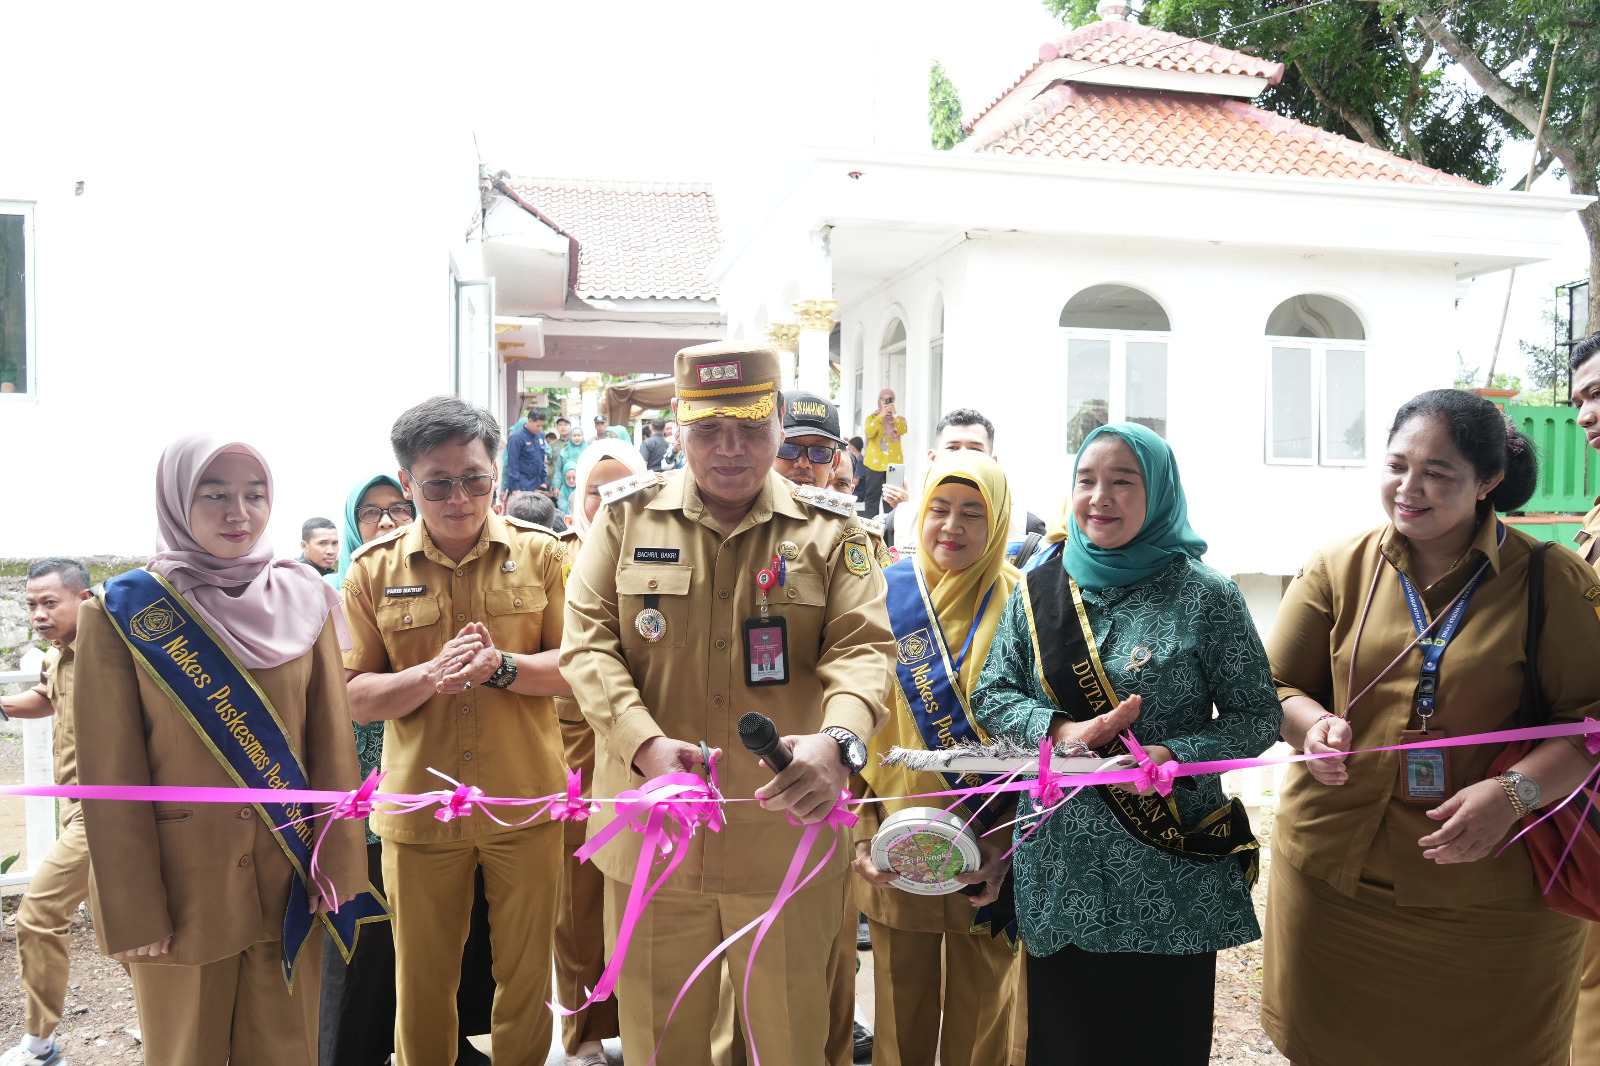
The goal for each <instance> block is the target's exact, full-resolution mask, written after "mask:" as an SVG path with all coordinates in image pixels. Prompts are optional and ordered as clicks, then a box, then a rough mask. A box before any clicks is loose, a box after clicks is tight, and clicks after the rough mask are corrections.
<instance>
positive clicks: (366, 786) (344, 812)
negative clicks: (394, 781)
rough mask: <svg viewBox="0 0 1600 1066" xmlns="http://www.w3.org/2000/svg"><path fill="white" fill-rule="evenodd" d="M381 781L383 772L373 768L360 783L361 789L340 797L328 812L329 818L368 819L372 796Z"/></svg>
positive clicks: (370, 813)
mask: <svg viewBox="0 0 1600 1066" xmlns="http://www.w3.org/2000/svg"><path fill="white" fill-rule="evenodd" d="M382 781H383V771H381V770H379V769H378V768H377V767H376V766H374V767H373V768H372V770H371V772H369V773H368V774H367V779H366V780H365V781H363V782H361V787H360V788H358V789H355V790H354V791H351V792H347V793H345V794H344V795H343V796H341V797H340V798H339V800H338V802H336V803H335V804H334V805H333V806H332V807H331V808H329V810H328V817H329V818H369V817H371V815H372V794H373V793H374V792H376V791H378V785H379V784H380V783H382Z"/></svg>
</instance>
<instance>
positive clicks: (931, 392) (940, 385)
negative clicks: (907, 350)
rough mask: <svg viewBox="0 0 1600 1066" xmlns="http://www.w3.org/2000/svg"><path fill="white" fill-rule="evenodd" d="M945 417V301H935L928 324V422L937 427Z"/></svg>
mask: <svg viewBox="0 0 1600 1066" xmlns="http://www.w3.org/2000/svg"><path fill="white" fill-rule="evenodd" d="M942 417H944V301H943V300H942V299H935V300H934V302H933V314H932V315H931V316H930V321H929V322H928V421H927V423H926V424H927V425H930V426H936V425H938V424H939V419H940V418H942Z"/></svg>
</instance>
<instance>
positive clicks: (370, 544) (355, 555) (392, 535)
mask: <svg viewBox="0 0 1600 1066" xmlns="http://www.w3.org/2000/svg"><path fill="white" fill-rule="evenodd" d="M410 528H411V527H410V525H404V526H401V527H399V528H398V529H391V530H389V532H387V533H385V534H384V535H383V536H381V537H378V538H376V539H374V540H369V541H367V542H366V543H365V544H363V545H361V547H359V548H357V549H356V550H355V551H353V552H351V553H350V560H351V562H354V561H355V560H357V559H359V558H361V557H362V556H363V555H365V554H367V552H369V551H371V550H372V549H374V548H376V547H378V546H379V545H380V544H389V543H391V542H392V541H396V540H399V539H400V538H401V537H403V536H405V532H406V530H408V529H410Z"/></svg>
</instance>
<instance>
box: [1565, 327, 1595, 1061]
mask: <svg viewBox="0 0 1600 1066" xmlns="http://www.w3.org/2000/svg"><path fill="white" fill-rule="evenodd" d="M1597 355H1600V333H1595V334H1591V335H1590V336H1589V337H1587V338H1585V339H1584V340H1581V341H1579V342H1578V343H1577V344H1575V345H1573V346H1572V402H1573V403H1575V404H1577V405H1578V425H1579V426H1581V427H1582V428H1583V431H1584V432H1585V433H1586V434H1587V435H1588V438H1589V444H1590V446H1591V447H1597V448H1600V359H1597V358H1595V356H1597ZM1597 538H1600V499H1597V500H1595V507H1594V509H1593V510H1592V511H1590V512H1589V513H1588V514H1587V515H1586V516H1585V517H1584V519H1583V529H1582V530H1581V531H1580V532H1579V533H1578V538H1577V540H1578V549H1577V550H1578V554H1579V555H1581V556H1583V557H1584V558H1585V559H1586V560H1588V562H1589V565H1590V566H1593V567H1594V568H1595V569H1596V570H1600V539H1597ZM1595 606H1596V608H1597V609H1600V600H1597V601H1596V604H1595ZM1572 1066H1600V925H1591V926H1589V940H1588V944H1587V946H1586V947H1585V948H1584V952H1583V982H1582V984H1581V985H1580V986H1579V989H1578V1022H1577V1027H1576V1028H1575V1029H1574V1030H1573V1033H1572Z"/></svg>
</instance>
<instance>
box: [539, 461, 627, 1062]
mask: <svg viewBox="0 0 1600 1066" xmlns="http://www.w3.org/2000/svg"><path fill="white" fill-rule="evenodd" d="M644 471H645V465H644V457H643V456H642V455H640V454H639V449H637V448H635V447H634V446H633V445H631V444H629V443H627V442H626V441H620V440H616V439H614V438H601V439H600V440H598V441H596V442H595V443H594V444H592V445H591V446H590V447H588V448H586V449H585V450H584V453H583V455H582V456H580V457H579V459H578V466H577V484H576V485H575V486H574V487H573V489H572V500H573V503H572V513H571V514H570V515H568V516H567V522H568V524H569V525H570V526H571V527H572V532H573V534H575V539H573V540H567V541H565V542H564V543H565V546H566V552H567V556H566V560H565V567H564V569H565V570H566V572H567V573H568V574H570V573H571V572H572V566H573V564H574V563H576V562H577V557H578V549H579V548H580V547H582V545H583V539H584V538H585V537H587V536H588V535H589V527H590V525H591V524H592V523H593V522H594V516H595V515H596V514H598V513H599V511H600V486H601V485H605V484H609V483H610V482H613V481H620V480H622V479H623V478H626V477H629V476H631V475H633V474H642V473H644ZM556 713H557V715H559V716H560V718H561V742H562V745H563V746H564V747H565V749H566V753H567V765H568V766H569V767H571V768H572V769H574V770H577V771H578V772H580V773H581V774H583V791H584V795H585V796H587V795H588V794H589V792H590V790H591V789H592V787H593V785H594V728H593V727H592V726H590V725H589V723H588V721H587V720H585V719H584V717H583V712H582V711H580V710H578V703H577V701H576V700H569V699H558V700H556ZM588 829H589V827H588V825H587V824H586V823H584V822H579V821H569V822H567V823H566V829H565V830H564V832H565V836H564V837H563V838H562V843H561V856H562V874H563V880H562V882H561V896H560V898H559V899H558V900H557V902H556V939H555V945H556V950H555V956H556V993H557V995H558V997H559V998H560V1000H561V1002H562V1003H582V1002H583V1001H584V1000H585V999H587V998H588V995H589V993H588V990H589V989H591V988H593V987H594V986H595V983H596V982H597V981H599V980H600V975H601V974H602V973H604V972H605V968H606V917H605V889H606V879H605V876H604V875H603V874H601V873H600V868H599V867H598V866H596V865H595V864H594V863H592V862H579V861H578V860H577V859H575V858H574V857H573V853H574V852H576V851H577V850H578V849H579V848H581V847H583V842H584V840H585V839H586V838H587V836H588ZM620 1033H621V1030H620V1029H618V1028H617V998H616V997H615V996H611V997H609V998H607V999H603V1000H601V1001H600V1002H599V1003H596V1004H594V1005H593V1006H590V1007H587V1008H585V1009H583V1010H581V1011H579V1012H578V1013H576V1014H573V1015H570V1016H568V1017H565V1018H562V1019H561V1043H562V1046H563V1047H564V1048H565V1049H566V1052H567V1064H568V1066H605V1062H606V1055H605V1050H604V1049H603V1048H602V1047H601V1046H600V1041H602V1040H608V1039H610V1038H612V1037H615V1036H618V1035H620Z"/></svg>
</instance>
